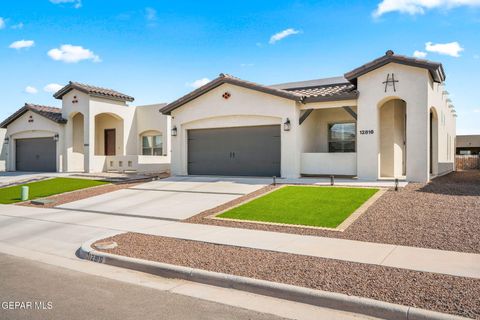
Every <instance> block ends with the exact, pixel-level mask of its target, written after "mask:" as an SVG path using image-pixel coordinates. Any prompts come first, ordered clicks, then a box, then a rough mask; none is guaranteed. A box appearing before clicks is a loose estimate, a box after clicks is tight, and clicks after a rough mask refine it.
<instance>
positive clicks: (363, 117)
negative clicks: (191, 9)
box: [161, 50, 456, 182]
mask: <svg viewBox="0 0 480 320" xmlns="http://www.w3.org/2000/svg"><path fill="white" fill-rule="evenodd" d="M444 81H445V72H444V69H443V66H442V64H440V63H436V62H431V61H427V60H422V59H415V58H411V57H406V56H401V55H396V54H394V53H393V51H391V50H389V51H387V52H386V54H385V55H384V56H381V57H380V58H378V59H375V60H373V61H371V62H369V63H367V64H364V65H362V66H360V67H358V68H356V69H354V70H352V71H350V72H347V73H345V74H344V75H343V76H342V77H335V78H328V79H318V80H310V81H301V82H291V83H284V84H279V85H260V84H256V83H252V82H249V81H245V80H241V79H238V78H235V77H233V76H229V75H225V74H220V76H219V77H218V78H216V79H214V80H213V81H211V82H210V83H208V84H206V85H204V86H202V87H200V88H198V89H196V90H194V91H192V92H191V93H189V94H187V95H185V96H183V97H181V98H180V99H178V100H176V101H174V102H172V103H169V104H168V105H166V106H165V107H163V108H162V109H161V112H162V113H163V114H165V115H171V117H172V118H171V119H172V124H171V125H172V138H171V139H172V141H171V149H172V166H171V170H172V173H173V174H174V175H232V176H238V175H244V176H278V177H287V178H297V177H300V176H305V175H307V176H308V175H337V176H338V175H342V176H354V177H358V178H360V179H366V180H378V179H392V178H399V179H404V180H407V181H418V182H426V181H428V180H430V179H431V178H432V177H435V176H438V175H442V174H445V173H448V172H450V171H452V170H454V161H455V160H454V159H455V157H454V154H455V148H454V145H455V143H454V142H455V132H456V128H455V126H456V119H455V117H456V115H455V110H454V108H453V105H452V104H451V103H450V102H451V100H450V99H449V98H448V92H447V91H446V90H445V84H444Z"/></svg>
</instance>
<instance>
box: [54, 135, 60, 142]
mask: <svg viewBox="0 0 480 320" xmlns="http://www.w3.org/2000/svg"><path fill="white" fill-rule="evenodd" d="M58 138H59V136H58V133H56V134H55V135H54V136H53V141H55V142H58Z"/></svg>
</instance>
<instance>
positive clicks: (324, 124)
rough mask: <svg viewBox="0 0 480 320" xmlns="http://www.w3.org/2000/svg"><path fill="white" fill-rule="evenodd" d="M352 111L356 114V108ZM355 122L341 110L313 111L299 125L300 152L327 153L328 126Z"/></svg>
mask: <svg viewBox="0 0 480 320" xmlns="http://www.w3.org/2000/svg"><path fill="white" fill-rule="evenodd" d="M352 110H353V111H354V112H356V107H352ZM356 121H357V120H355V119H354V118H353V117H352V116H351V115H350V114H349V113H348V112H347V111H345V110H344V109H343V108H338V107H337V108H330V109H317V110H314V111H313V112H312V113H311V114H310V115H309V116H308V118H307V119H306V120H305V121H304V122H303V123H302V124H301V125H300V128H301V130H300V132H301V135H302V141H303V143H302V152H328V125H329V124H332V123H346V122H348V123H350V122H353V123H356Z"/></svg>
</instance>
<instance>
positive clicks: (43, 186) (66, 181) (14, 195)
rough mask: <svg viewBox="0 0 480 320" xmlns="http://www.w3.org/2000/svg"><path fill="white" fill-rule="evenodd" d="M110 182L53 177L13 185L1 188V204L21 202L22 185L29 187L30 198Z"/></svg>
mask: <svg viewBox="0 0 480 320" xmlns="http://www.w3.org/2000/svg"><path fill="white" fill-rule="evenodd" d="M107 183H108V182H105V181H99V180H89V179H75V178H53V179H48V180H43V181H37V182H31V183H27V184H22V185H16V186H12V187H6V188H0V204H11V203H15V202H20V201H21V199H20V192H21V187H22V186H28V187H29V198H28V199H29V200H33V199H38V198H44V197H48V196H53V195H55V194H60V193H64V192H69V191H75V190H79V189H85V188H90V187H95V186H100V185H103V184H107Z"/></svg>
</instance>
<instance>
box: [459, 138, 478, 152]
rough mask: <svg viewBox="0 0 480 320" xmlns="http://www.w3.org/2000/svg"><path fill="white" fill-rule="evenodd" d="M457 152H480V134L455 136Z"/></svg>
mask: <svg viewBox="0 0 480 320" xmlns="http://www.w3.org/2000/svg"><path fill="white" fill-rule="evenodd" d="M457 154H461V155H477V154H480V134H477V135H462V136H457Z"/></svg>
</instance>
